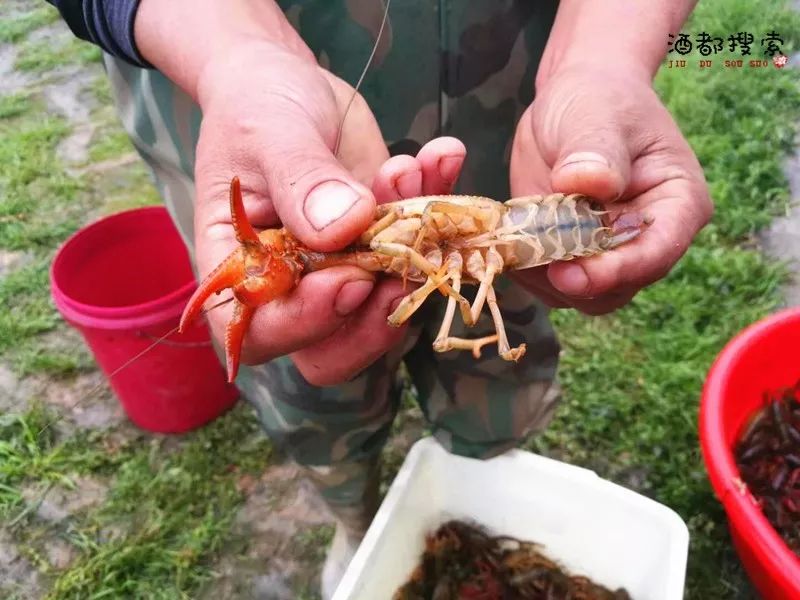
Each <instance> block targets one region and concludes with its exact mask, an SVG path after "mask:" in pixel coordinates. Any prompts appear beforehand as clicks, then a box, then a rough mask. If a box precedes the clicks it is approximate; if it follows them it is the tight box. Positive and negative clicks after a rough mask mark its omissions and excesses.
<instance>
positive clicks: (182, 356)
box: [50, 206, 239, 433]
mask: <svg viewBox="0 0 800 600" xmlns="http://www.w3.org/2000/svg"><path fill="white" fill-rule="evenodd" d="M196 286H197V282H196V280H195V276H194V273H193V271H192V267H191V263H190V261H189V255H188V252H187V250H186V247H185V245H184V243H183V240H182V239H181V237H180V235H179V234H178V231H177V230H176V229H175V226H174V225H173V223H172V221H171V219H170V216H169V213H168V212H167V211H166V209H165V208H164V207H163V206H152V207H146V208H139V209H134V210H129V211H124V212H121V213H117V214H114V215H111V216H109V217H105V218H103V219H100V220H99V221H96V222H95V223H92V224H90V225H88V226H86V227H85V228H83V229H81V230H79V231H78V232H77V233H75V234H74V235H73V236H72V237H70V238H69V239H68V240H67V241H66V242H65V243H64V244H63V245H62V246H61V248H60V249H59V251H58V253H57V254H56V257H55V259H54V260H53V264H52V267H51V270H50V291H51V294H52V297H53V301H54V302H55V305H56V307H57V308H58V310H59V311H60V312H61V314H62V316H63V317H64V319H65V320H66V321H67V322H69V323H70V324H71V325H73V326H74V327H76V328H77V329H78V330H79V331H80V332H81V334H82V335H83V337H84V339H85V340H86V343H87V345H88V346H89V348H90V349H91V351H92V353H93V354H94V357H95V360H96V361H97V363H98V364H99V365H100V368H101V369H102V370H103V372H104V373H105V375H106V377H109V376H110V375H111V373H112V372H113V371H114V370H115V369H117V368H118V367H120V366H122V365H123V364H124V363H126V362H127V361H129V360H130V359H131V358H133V357H134V356H136V355H137V354H139V353H140V352H142V351H143V350H145V349H146V348H147V347H148V346H150V345H151V344H152V343H153V342H154V341H155V340H157V339H158V338H159V337H161V336H163V335H165V334H166V333H167V332H169V331H170V330H171V329H172V328H174V327H177V325H178V322H179V319H180V315H181V312H182V311H183V307H184V305H185V303H186V301H187V300H188V299H189V297H190V296H191V295H192V292H193V291H194V290H195V288H196ZM110 383H111V386H112V388H113V390H114V392H115V393H116V395H117V397H118V399H119V401H120V403H121V404H122V406H123V408H124V409H125V412H126V413H127V415H128V417H129V418H130V419H131V421H133V422H134V423H135V424H137V425H138V426H139V427H141V428H143V429H146V430H149V431H154V432H159V433H180V432H185V431H189V430H191V429H195V428H197V427H200V426H202V425H204V424H206V423H208V422H209V421H211V420H212V419H214V418H216V417H218V416H219V415H221V414H222V413H223V412H225V411H226V410H228V409H229V408H231V407H232V406H233V405H234V404H235V403H236V400H237V398H238V396H239V391H238V390H237V388H236V386H234V385H231V384H228V383H227V381H226V376H225V371H224V369H223V367H222V364H221V363H220V361H219V359H218V357H217V355H216V353H215V352H214V349H213V347H212V346H211V340H210V334H209V331H208V327H207V326H206V324H205V322H203V320H202V319H200V320H198V323H197V325H195V326H194V327H192V328H191V329H190V330H188V331H186V332H185V333H184V334H182V335H179V334H177V333H174V334H172V335H170V336H169V337H167V338H166V339H165V340H164V342H162V343H159V344H157V345H156V346H155V347H153V348H152V349H151V350H149V351H148V352H146V353H145V354H144V355H142V356H140V357H139V358H138V359H136V360H135V361H133V362H132V363H131V364H129V365H128V366H127V367H125V368H124V369H122V370H121V371H120V372H119V373H117V374H115V375H113V377H110Z"/></svg>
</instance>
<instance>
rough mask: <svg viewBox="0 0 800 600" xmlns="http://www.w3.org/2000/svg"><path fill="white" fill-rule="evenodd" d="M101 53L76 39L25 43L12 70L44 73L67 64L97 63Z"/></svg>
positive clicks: (94, 47)
mask: <svg viewBox="0 0 800 600" xmlns="http://www.w3.org/2000/svg"><path fill="white" fill-rule="evenodd" d="M100 57H101V52H100V50H99V49H98V48H97V47H96V46H91V45H89V44H87V43H86V42H83V41H81V40H78V39H73V38H67V41H66V42H63V43H55V44H54V43H53V40H49V39H48V40H42V41H35V42H25V43H24V44H23V45H22V46H21V47H20V51H19V55H18V56H17V60H16V62H15V63H14V68H16V69H18V70H20V71H29V72H33V73H44V72H47V71H52V70H53V69H55V68H57V67H63V66H65V65H69V64H75V63H78V64H81V63H82V64H87V63H92V62H98V61H99V60H100Z"/></svg>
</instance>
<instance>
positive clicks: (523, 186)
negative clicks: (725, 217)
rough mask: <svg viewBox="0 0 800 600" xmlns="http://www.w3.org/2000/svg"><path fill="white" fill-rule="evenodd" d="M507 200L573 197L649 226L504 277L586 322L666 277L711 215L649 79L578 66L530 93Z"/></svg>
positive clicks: (695, 167) (693, 165)
mask: <svg viewBox="0 0 800 600" xmlns="http://www.w3.org/2000/svg"><path fill="white" fill-rule="evenodd" d="M510 178H511V181H510V183H511V192H512V195H513V196H523V195H529V194H538V193H550V192H565V193H573V192H577V193H583V194H586V195H589V196H592V197H594V198H596V199H597V200H599V201H600V202H602V203H604V204H606V207H607V209H608V210H610V211H611V212H612V216H613V215H614V213H617V212H618V211H621V210H624V211H639V212H641V213H643V214H644V215H646V216H648V217H651V218H652V219H654V221H653V223H652V225H650V227H649V228H647V229H646V230H645V231H644V232H643V234H642V235H640V236H639V238H638V239H636V240H634V241H632V242H629V243H627V244H625V245H623V246H620V247H618V248H616V249H614V250H612V251H609V252H606V253H604V254H601V255H598V256H594V257H591V258H585V259H579V260H576V261H571V262H559V263H552V264H550V265H548V266H546V267H540V268H535V269H530V270H527V271H519V272H517V273H514V274H513V275H512V276H513V277H514V279H515V280H517V281H518V282H519V283H521V284H522V285H524V286H525V287H527V288H528V289H530V290H531V291H532V292H533V293H535V294H536V295H537V296H539V297H540V298H541V299H542V301H543V302H545V303H546V304H548V305H550V306H552V307H572V308H576V309H578V310H580V311H581V312H584V313H587V314H590V315H599V314H604V313H607V312H611V311H613V310H616V309H617V308H620V307H622V306H624V305H625V304H627V303H628V302H629V301H630V300H631V299H632V298H633V297H634V296H635V295H636V293H638V291H639V290H640V289H642V288H643V287H645V286H647V285H650V284H652V283H654V282H655V281H657V280H659V279H661V278H662V277H664V276H665V275H666V274H667V273H669V271H670V269H671V268H672V267H673V265H674V264H675V263H676V262H677V261H678V260H679V259H680V257H681V256H682V255H683V254H684V253H685V252H686V250H687V248H688V247H689V244H690V243H691V241H692V239H693V238H694V236H695V235H696V234H697V232H698V231H699V230H700V229H701V228H702V227H704V226H705V225H706V223H708V221H709V219H710V218H711V215H712V211H713V207H712V203H711V201H710V199H709V194H708V189H707V186H706V182H705V178H704V175H703V171H702V168H701V166H700V164H699V162H698V161H697V158H696V157H695V155H694V153H693V152H692V149H691V148H690V147H689V144H688V143H687V142H686V140H685V139H684V138H683V136H682V135H681V132H680V130H679V129H678V127H677V125H676V123H675V122H674V120H673V119H672V117H671V115H670V114H669V112H668V111H667V109H666V108H665V107H664V106H663V104H662V103H661V101H660V100H659V98H658V96H657V95H656V93H655V91H654V90H653V89H652V87H651V84H650V81H649V79H647V78H645V77H641V76H639V75H638V74H635V75H626V74H625V73H619V72H601V71H598V70H597V69H596V68H592V69H587V68H581V67H580V66H576V67H572V68H570V69H565V70H562V71H557V72H555V73H554V74H553V75H551V76H550V77H549V78H548V79H547V80H546V82H544V84H543V85H542V86H541V87H540V89H538V90H537V94H536V98H535V100H534V102H533V104H532V105H531V106H530V107H529V108H528V109H527V110H526V111H525V113H524V114H523V116H522V118H521V120H520V122H519V124H518V127H517V131H516V135H515V139H514V144H513V149H512V154H511V166H510Z"/></svg>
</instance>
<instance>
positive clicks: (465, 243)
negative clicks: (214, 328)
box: [179, 177, 651, 382]
mask: <svg viewBox="0 0 800 600" xmlns="http://www.w3.org/2000/svg"><path fill="white" fill-rule="evenodd" d="M230 209H231V220H232V224H233V228H234V230H235V233H236V239H237V241H238V242H239V244H240V245H239V247H238V248H237V249H236V250H234V251H233V252H232V253H231V254H230V255H229V256H228V257H227V258H226V259H225V260H224V261H223V262H222V263H221V264H220V265H219V266H217V268H216V269H214V271H212V272H211V273H210V274H209V275H208V276H207V277H206V278H205V279H204V280H203V281H202V282H201V283H200V285H199V287H198V288H197V290H196V291H195V293H194V294H193V295H192V297H191V298H190V300H189V302H188V303H187V305H186V308H185V310H184V312H183V315H182V317H181V322H180V328H179V331H181V332H183V331H185V330H186V328H187V327H188V326H189V325H190V324H191V323H192V321H193V320H194V319H195V318H197V316H198V315H199V314H200V312H201V311H202V308H203V304H204V303H205V301H206V300H207V299H208V298H209V297H210V296H211V295H212V294H219V293H220V292H222V291H223V290H225V289H228V288H230V289H231V290H232V291H233V296H234V303H235V305H234V306H235V308H234V314H233V318H232V320H231V321H230V322H229V324H228V327H227V330H226V336H225V353H226V361H227V370H228V381H230V382H233V380H234V379H235V378H236V374H237V372H238V368H239V355H240V351H241V346H242V340H243V339H244V335H245V333H246V332H247V328H248V326H249V324H250V321H251V319H252V317H253V313H254V312H255V310H256V309H257V308H258V307H259V306H261V305H263V304H266V303H268V302H270V301H272V300H274V299H276V298H279V297H281V296H284V295H287V294H289V293H290V292H291V291H292V290H293V289H294V288H295V286H297V284H298V282H299V280H300V277H302V275H303V273H308V272H312V271H317V270H320V269H324V268H327V267H332V266H337V265H354V266H357V267H360V268H363V269H365V270H367V271H372V272H384V273H387V274H389V275H391V276H394V277H403V279H404V280H408V281H413V282H417V283H421V284H422V285H421V286H420V287H419V288H417V289H416V290H414V291H413V292H411V293H410V294H408V295H407V296H406V297H405V298H404V299H403V300H402V301H401V303H400V304H399V306H398V307H397V308H396V310H395V311H394V312H393V313H392V314H391V315H390V316H389V318H388V323H389V325H391V326H395V327H399V326H400V325H401V324H402V323H404V322H405V321H407V320H408V319H409V318H410V317H411V315H412V314H413V313H414V312H415V311H416V310H417V309H418V308H419V307H420V306H421V305H422V304H423V303H424V301H425V299H426V298H427V297H428V296H429V295H430V294H431V293H433V292H434V291H436V290H438V291H439V292H441V293H442V294H444V295H445V296H446V297H447V299H448V300H447V307H446V311H445V316H444V319H443V321H442V324H441V328H440V330H439V334H438V336H437V337H436V339H435V341H434V342H433V348H434V350H435V351H437V352H446V351H448V350H472V352H473V354H474V356H475V357H476V358H479V357H480V353H481V348H482V347H483V346H485V345H487V344H491V343H497V349H498V352H499V354H500V356H501V357H502V358H503V359H505V360H509V361H517V360H519V359H520V358H521V357H522V356H523V355H524V353H525V344H520V345H519V346H517V347H515V348H511V347H510V344H509V342H508V338H507V336H506V332H505V327H504V325H503V318H502V315H501V313H500V309H499V308H498V304H497V297H496V295H495V291H494V288H493V282H494V280H495V278H496V277H497V276H498V275H499V274H501V273H503V272H505V271H509V270H517V269H528V268H532V267H537V266H541V265H545V264H547V263H550V262H553V261H564V260H572V259H575V258H581V257H587V256H592V255H595V254H598V253H601V252H605V251H607V250H610V249H612V248H615V247H617V246H619V245H620V244H623V243H626V242H628V241H630V240H632V239H634V238H636V237H638V236H639V234H640V233H641V232H642V231H643V230H644V229H645V227H646V226H647V225H649V224H650V222H651V220H650V219H647V218H644V217H642V216H641V215H638V214H635V213H628V214H623V215H621V216H620V217H618V218H616V219H615V220H613V221H612V222H605V220H604V217H605V216H606V215H607V212H605V211H602V210H600V208H599V206H598V205H597V204H596V203H595V202H593V201H592V200H591V199H590V198H588V197H586V196H583V195H580V194H550V195H545V196H541V195H538V196H524V197H519V198H512V199H510V200H508V201H506V202H498V201H496V200H492V199H491V198H486V197H482V196H465V195H452V196H420V197H417V198H409V199H407V200H400V201H397V202H390V203H387V204H381V205H379V206H378V207H377V209H376V214H375V220H374V222H373V224H372V225H371V226H370V227H369V228H368V229H367V230H366V231H365V232H364V233H363V234H362V235H361V236H360V238H359V239H358V240H357V241H356V242H355V243H353V244H351V245H350V246H349V247H347V248H345V249H344V250H342V251H339V252H330V253H321V252H316V251H313V250H311V249H309V248H307V247H305V246H304V245H303V244H302V243H301V242H300V241H299V240H298V239H297V238H295V237H294V236H293V235H292V234H291V233H290V232H289V231H287V230H286V229H285V228H281V229H266V230H264V231H261V232H260V233H259V232H256V230H255V229H254V228H253V226H252V225H251V223H250V221H249V220H248V218H247V215H246V214H245V210H244V204H243V201H242V193H241V187H240V183H239V178H238V177H234V178H233V180H232V181H231V187H230ZM462 285H476V286H478V290H477V293H476V296H475V299H474V300H473V302H472V303H470V302H469V301H468V300H467V299H466V298H464V296H462V295H461V286H462ZM485 305H488V307H489V311H490V313H491V315H492V320H493V322H494V326H495V333H494V334H493V335H490V336H485V337H481V338H475V339H466V338H458V337H451V336H450V328H451V326H452V323H453V318H454V316H455V310H456V307H458V309H459V311H460V313H461V317H462V319H463V320H464V323H465V324H466V325H467V326H468V327H471V326H473V325H474V324H475V323H476V322H477V320H478V317H479V315H480V313H481V311H482V310H483V308H484V306H485Z"/></svg>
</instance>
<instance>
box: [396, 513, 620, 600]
mask: <svg viewBox="0 0 800 600" xmlns="http://www.w3.org/2000/svg"><path fill="white" fill-rule="evenodd" d="M506 598H514V599H515V600H567V599H570V600H631V597H630V595H629V594H628V592H627V591H625V590H624V589H618V590H616V591H612V590H609V589H607V588H604V587H602V586H600V585H597V584H596V583H594V582H592V581H590V580H589V579H587V578H586V577H580V576H571V575H569V574H567V573H566V572H565V571H564V570H563V569H561V568H560V567H559V566H558V565H557V564H556V563H555V562H553V561H552V560H550V559H549V558H547V557H545V556H544V555H543V554H541V553H540V552H539V551H538V546H537V545H536V544H534V543H531V542H522V541H519V540H516V539H514V538H510V537H505V536H497V537H492V536H490V535H489V534H488V533H487V532H486V531H485V530H484V529H483V528H481V527H479V526H477V525H473V524H470V523H465V522H463V521H457V520H454V521H449V522H447V523H444V524H443V525H441V526H440V527H439V528H438V529H437V530H436V532H434V533H432V534H430V535H428V537H427V539H426V543H425V551H424V553H423V555H422V559H421V561H420V563H419V565H418V566H417V567H416V569H414V572H413V573H412V575H411V578H410V579H409V580H408V582H406V583H405V584H404V585H403V586H402V587H401V588H400V589H398V590H397V591H396V592H395V594H394V596H393V600H433V599H435V600H504V599H506Z"/></svg>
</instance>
